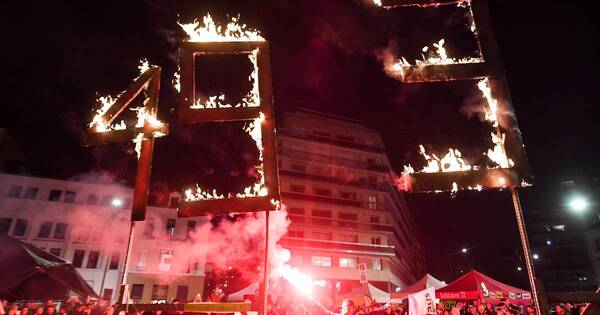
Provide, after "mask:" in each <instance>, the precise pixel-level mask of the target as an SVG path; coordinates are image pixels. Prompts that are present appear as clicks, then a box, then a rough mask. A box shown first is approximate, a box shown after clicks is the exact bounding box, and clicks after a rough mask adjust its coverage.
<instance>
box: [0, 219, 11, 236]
mask: <svg viewBox="0 0 600 315" xmlns="http://www.w3.org/2000/svg"><path fill="white" fill-rule="evenodd" d="M12 221H13V219H12V218H2V219H0V235H8V231H9V230H10V226H11V225H12Z"/></svg>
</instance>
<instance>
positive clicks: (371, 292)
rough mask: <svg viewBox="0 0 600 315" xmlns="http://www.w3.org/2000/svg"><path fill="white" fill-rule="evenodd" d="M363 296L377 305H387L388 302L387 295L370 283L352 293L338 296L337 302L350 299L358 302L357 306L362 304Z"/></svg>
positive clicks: (388, 295)
mask: <svg viewBox="0 0 600 315" xmlns="http://www.w3.org/2000/svg"><path fill="white" fill-rule="evenodd" d="M365 296H366V297H369V298H370V299H371V300H373V301H374V302H377V303H387V302H389V301H390V294H389V293H387V292H385V291H383V290H380V289H378V288H377V287H375V286H374V285H372V284H370V283H367V284H363V285H361V286H360V287H359V288H358V289H356V290H354V291H352V292H349V293H346V294H342V295H340V296H338V300H340V301H341V300H343V299H351V300H353V301H355V302H356V301H358V302H359V304H362V300H363V299H364V297H365Z"/></svg>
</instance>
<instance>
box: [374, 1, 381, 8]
mask: <svg viewBox="0 0 600 315" xmlns="http://www.w3.org/2000/svg"><path fill="white" fill-rule="evenodd" d="M373 3H374V4H375V5H376V6H378V7H381V6H383V3H381V0H373Z"/></svg>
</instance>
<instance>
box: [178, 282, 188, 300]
mask: <svg viewBox="0 0 600 315" xmlns="http://www.w3.org/2000/svg"><path fill="white" fill-rule="evenodd" d="M175 298H176V299H178V300H179V303H185V302H186V301H187V299H188V286H187V285H178V286H177V294H176V295H175Z"/></svg>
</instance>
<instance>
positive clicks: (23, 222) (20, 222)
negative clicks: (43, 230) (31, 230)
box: [12, 219, 29, 236]
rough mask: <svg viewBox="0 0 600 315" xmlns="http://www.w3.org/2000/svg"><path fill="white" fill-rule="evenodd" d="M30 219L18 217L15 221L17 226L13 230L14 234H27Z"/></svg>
mask: <svg viewBox="0 0 600 315" xmlns="http://www.w3.org/2000/svg"><path fill="white" fill-rule="evenodd" d="M28 223H29V221H28V220H27V219H17V222H16V223H15V228H14V230H13V233H12V235H13V236H25V232H26V231H27V224H28Z"/></svg>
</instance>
